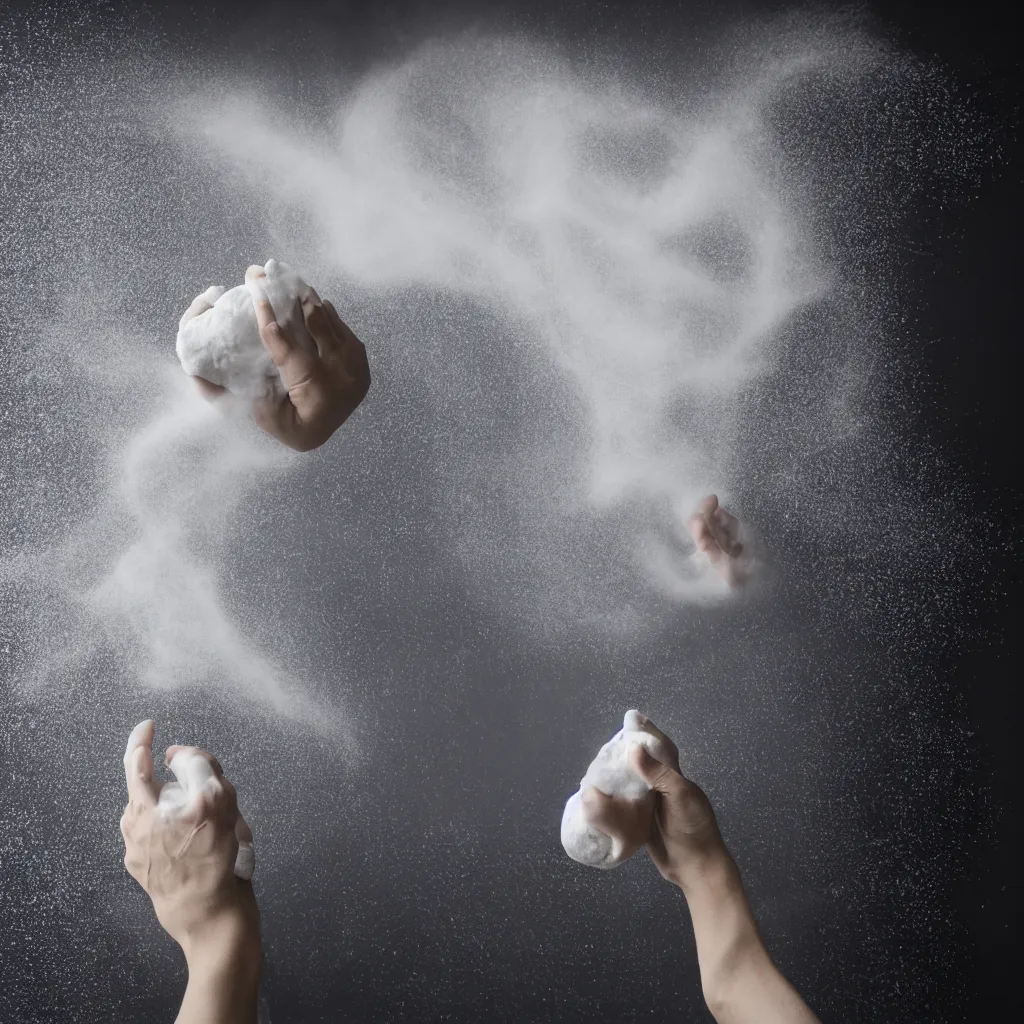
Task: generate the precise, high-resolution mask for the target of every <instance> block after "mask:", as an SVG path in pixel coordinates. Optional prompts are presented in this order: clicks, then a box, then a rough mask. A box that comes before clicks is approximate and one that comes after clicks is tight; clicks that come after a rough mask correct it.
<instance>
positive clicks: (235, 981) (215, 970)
mask: <svg viewBox="0 0 1024 1024" xmlns="http://www.w3.org/2000/svg"><path fill="white" fill-rule="evenodd" d="M185 957H186V960H187V962H188V987H187V988H186V989H185V998H184V999H183V1000H182V1003H181V1009H180V1011H179V1012H178V1017H177V1021H176V1024H255V1022H256V1015H257V1003H258V999H259V984H260V964H261V961H262V947H261V944H260V937H259V931H258V929H255V930H254V929H252V928H251V927H249V926H242V925H237V924H234V923H232V924H230V925H228V926H225V927H224V928H219V929H218V930H217V931H216V932H214V933H212V934H210V935H207V936H204V937H203V939H202V941H199V942H196V943H194V944H192V945H190V946H189V947H186V949H185Z"/></svg>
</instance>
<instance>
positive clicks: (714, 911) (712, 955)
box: [582, 719, 820, 1024]
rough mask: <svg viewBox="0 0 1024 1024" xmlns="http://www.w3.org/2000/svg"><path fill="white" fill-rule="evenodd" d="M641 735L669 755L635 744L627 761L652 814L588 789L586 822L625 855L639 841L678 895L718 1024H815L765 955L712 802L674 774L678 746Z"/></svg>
mask: <svg viewBox="0 0 1024 1024" xmlns="http://www.w3.org/2000/svg"><path fill="white" fill-rule="evenodd" d="M644 728H645V729H646V730H647V731H648V732H650V733H651V735H653V736H655V737H657V738H658V739H659V740H661V741H662V743H663V744H664V748H663V749H664V750H665V751H666V755H665V760H664V761H659V760H657V759H656V758H654V757H653V756H652V755H651V754H650V753H649V752H648V751H647V749H646V748H645V747H643V746H639V745H638V746H636V747H635V748H634V749H633V750H632V751H631V752H630V755H629V756H630V765H631V767H632V769H633V771H635V772H636V773H637V774H638V775H639V776H640V777H641V778H642V779H643V780H644V781H645V782H646V783H647V784H648V785H649V786H650V787H651V790H652V792H653V793H654V794H655V806H654V814H653V815H652V814H651V810H650V807H649V805H648V804H647V803H643V802H641V803H633V802H630V801H627V800H623V799H620V798H615V797H610V796H607V795H606V794H604V793H601V792H600V791H599V790H596V789H593V788H590V789H588V790H586V791H585V792H584V793H583V797H582V799H583V805H584V808H585V811H586V814H587V820H588V821H589V822H590V824H591V825H592V826H593V827H594V828H597V829H599V830H600V831H602V832H604V833H605V834H606V835H609V836H612V837H613V838H616V837H617V838H619V840H620V841H621V842H622V843H623V844H624V845H625V846H627V847H630V848H634V849H635V848H636V847H637V846H639V845H641V844H640V843H638V841H637V840H638V838H642V840H643V843H642V844H643V845H645V846H646V847H647V852H648V854H649V855H650V857H651V860H653V861H654V864H655V866H656V867H657V869H658V871H659V872H661V875H662V877H663V878H665V879H666V880H668V881H669V882H672V884H673V885H676V886H678V887H679V888H680V889H681V890H682V893H683V895H684V896H685V897H686V902H687V905H688V906H689V908H690V917H691V919H692V921H693V933H694V936H695V938H696V940H697V959H698V962H699V965H700V980H701V987H702V989H703V992H704V999H705V1001H706V1003H707V1005H708V1009H709V1010H710V1011H711V1013H712V1015H713V1016H714V1018H715V1020H716V1021H717V1022H718V1024H820V1022H819V1020H818V1017H817V1016H816V1015H815V1014H814V1013H813V1012H812V1011H811V1010H810V1008H809V1007H808V1006H807V1004H806V1003H805V1002H804V1001H803V999H802V998H801V996H800V994H799V993H798V992H797V991H796V989H795V988H794V987H793V986H792V985H791V984H790V983H789V981H787V980H786V978H785V977H784V976H783V974H782V972H781V971H780V970H779V969H778V968H777V967H776V966H775V964H774V963H773V962H772V959H771V956H770V955H769V954H768V950H767V948H766V947H765V944H764V941H763V940H762V938H761V934H760V932H759V931H758V928H757V922H756V921H755V920H754V915H753V912H752V911H751V909H750V904H749V902H748V901H747V897H746V894H745V893H744V891H743V883H742V881H741V880H740V873H739V869H738V868H737V867H736V862H735V861H734V860H733V858H732V857H731V856H730V854H729V851H728V850H727V849H726V846H725V842H724V840H723V839H722V834H721V832H720V831H719V829H718V822H717V821H716V820H715V813H714V811H713V810H712V809H711V803H710V801H709V800H708V798H707V796H705V794H704V792H703V790H701V788H700V787H699V786H697V785H696V784H695V783H693V782H691V781H690V780H689V779H687V778H685V777H684V776H683V774H682V772H681V771H680V770H679V751H678V749H677V748H676V745H675V744H674V743H673V742H672V741H671V740H670V739H669V738H668V737H667V736H665V735H664V733H662V732H661V731H660V730H659V729H658V728H657V727H656V726H655V725H654V724H653V723H652V722H651V721H650V720H649V719H648V720H646V721H645V724H644ZM666 762H667V763H666Z"/></svg>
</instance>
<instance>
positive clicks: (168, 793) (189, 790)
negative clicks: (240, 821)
mask: <svg viewBox="0 0 1024 1024" xmlns="http://www.w3.org/2000/svg"><path fill="white" fill-rule="evenodd" d="M167 767H168V768H169V769H170V771H171V773H172V774H173V775H174V777H175V779H176V780H177V781H176V782H168V783H166V784H165V785H164V787H163V789H161V790H160V797H159V799H158V801H157V806H158V807H159V808H160V810H161V811H162V812H163V813H164V814H166V815H169V816H170V815H174V814H180V813H181V812H182V811H183V810H184V809H185V808H186V807H188V805H189V804H191V803H192V801H193V800H195V798H196V797H197V796H198V795H199V794H200V793H201V792H202V790H203V788H204V787H205V786H206V785H207V784H208V783H209V782H211V781H212V780H213V779H215V778H216V775H215V773H214V771H213V766H212V765H211V764H210V762H209V761H207V760H206V758H205V757H201V756H200V755H199V754H196V753H195V752H194V751H192V750H179V751H178V752H177V753H176V754H175V755H174V757H172V758H171V760H170V762H169V763H168V765H167ZM255 868H256V853H255V850H254V849H253V845H252V843H251V842H242V841H239V843H238V852H237V853H236V854H235V867H234V873H235V877H236V878H241V879H242V880H243V881H246V882H248V881H249V880H250V879H251V878H252V873H253V871H254V870H255Z"/></svg>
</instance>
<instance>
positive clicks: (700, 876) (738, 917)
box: [680, 848, 818, 1024]
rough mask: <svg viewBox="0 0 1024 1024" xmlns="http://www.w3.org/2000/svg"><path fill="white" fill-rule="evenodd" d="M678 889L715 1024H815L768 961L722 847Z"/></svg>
mask: <svg viewBox="0 0 1024 1024" xmlns="http://www.w3.org/2000/svg"><path fill="white" fill-rule="evenodd" d="M680 887H681V888H682V890H683V894H684V895H685V896H686V902H687V904H688V905H689V908H690V916H691V918H692V920H693V932H694V936H695V938H696V941H697V959H698V962H699V964H700V978H701V986H702V988H703V990H704V998H705V1000H706V1002H707V1004H708V1009H709V1010H710V1011H711V1013H712V1014H713V1016H714V1018H715V1020H716V1021H717V1022H718V1024H817V1022H818V1018H817V1017H816V1016H815V1015H814V1014H813V1013H812V1012H811V1011H810V1009H808V1007H807V1005H806V1003H804V1001H803V999H801V997H800V995H799V993H798V992H797V991H796V989H794V988H793V986H792V985H791V984H790V983H789V982H788V981H787V980H786V978H785V977H783V975H782V973H781V972H780V971H779V969H778V968H777V967H776V966H775V964H774V963H772V960H771V957H770V956H769V955H768V951H767V949H766V948H765V946H764V942H763V941H762V939H761V935H760V933H759V932H758V929H757V922H756V921H755V920H754V915H753V913H752V912H751V909H750V904H749V903H748V902H747V898H746V895H745V893H744V892H743V883H742V882H741V880H740V873H739V869H738V868H737V867H736V864H735V862H734V861H733V859H732V858H731V857H730V856H729V854H728V853H727V852H726V851H725V849H724V848H723V849H722V850H721V851H720V852H719V853H717V854H716V855H714V856H712V857H709V858H707V860H706V861H704V862H702V863H701V864H700V865H699V866H697V867H696V868H695V870H694V871H693V872H692V874H691V875H690V877H688V878H687V879H686V880H685V882H684V884H682V885H681V886H680Z"/></svg>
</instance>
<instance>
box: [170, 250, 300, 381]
mask: <svg viewBox="0 0 1024 1024" xmlns="http://www.w3.org/2000/svg"><path fill="white" fill-rule="evenodd" d="M263 269H264V270H265V271H266V277H265V278H264V279H263V286H264V289H265V290H266V293H267V298H268V299H270V304H271V305H272V306H273V307H274V315H275V316H276V317H277V321H278V323H279V324H281V326H282V327H287V326H288V325H289V324H291V323H292V322H293V321H294V320H295V318H296V313H297V311H298V308H299V307H298V303H299V302H300V301H301V297H302V295H303V294H304V293H305V291H306V287H307V286H306V283H305V281H303V280H302V278H301V277H299V275H298V274H296V273H295V271H294V270H292V269H291V268H290V267H289V266H288V265H287V264H285V263H279V262H278V261H277V260H268V261H267V263H266V265H265V266H264V268H263ZM248 277H249V274H248V273H247V274H246V279H248ZM203 294H204V297H205V298H206V299H207V301H209V302H212V303H213V308H212V309H208V310H206V311H205V312H203V313H200V314H199V316H195V317H192V318H190V319H188V320H185V321H183V322H182V324H181V325H180V327H179V328H178V341H177V346H176V348H177V352H178V359H179V360H180V361H181V365H182V367H183V369H184V370H185V372H186V373H187V374H189V375H190V376H193V377H202V378H203V379H204V380H208V381H210V383H211V384H219V385H220V386H221V387H224V388H227V389H228V391H230V392H232V393H233V394H235V395H240V396H241V397H243V398H264V397H268V396H274V395H283V394H284V393H285V388H284V385H283V384H282V382H281V375H280V374H279V373H278V371H277V367H276V366H275V365H274V363H273V361H272V360H271V358H270V354H269V353H268V352H267V350H266V347H265V346H264V344H263V342H262V340H261V339H260V329H259V324H258V323H257V321H256V308H255V306H254V305H253V300H252V295H251V294H250V292H249V289H248V287H247V285H244V284H241V285H239V286H238V287H237V288H232V289H230V290H227V291H226V290H225V289H224V288H221V287H219V286H214V287H212V288H208V289H207V290H206V291H205V292H204V293H203ZM300 315H301V314H300Z"/></svg>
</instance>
